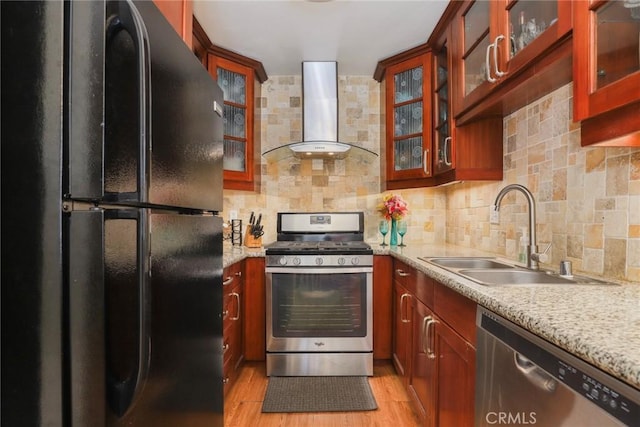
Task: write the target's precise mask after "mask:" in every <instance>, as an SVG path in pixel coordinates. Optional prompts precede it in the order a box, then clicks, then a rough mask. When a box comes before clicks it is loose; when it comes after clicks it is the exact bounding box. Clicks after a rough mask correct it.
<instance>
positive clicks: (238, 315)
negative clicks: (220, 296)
mask: <svg viewBox="0 0 640 427" xmlns="http://www.w3.org/2000/svg"><path fill="white" fill-rule="evenodd" d="M229 295H230V296H232V297H234V298H235V299H236V304H237V305H236V315H235V316H234V317H232V318H231V319H230V320H238V319H240V294H238V293H236V292H231V293H230V294H229Z"/></svg>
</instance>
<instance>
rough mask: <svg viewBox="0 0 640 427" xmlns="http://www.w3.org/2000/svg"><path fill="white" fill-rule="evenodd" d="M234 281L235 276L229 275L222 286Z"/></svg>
mask: <svg viewBox="0 0 640 427" xmlns="http://www.w3.org/2000/svg"><path fill="white" fill-rule="evenodd" d="M232 283H233V276H229V277H228V278H226V279H225V280H223V281H222V286H228V285H230V284H232Z"/></svg>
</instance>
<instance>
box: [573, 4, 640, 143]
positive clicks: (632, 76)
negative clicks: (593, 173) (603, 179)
mask: <svg viewBox="0 0 640 427" xmlns="http://www.w3.org/2000/svg"><path fill="white" fill-rule="evenodd" d="M573 25H574V37H573V50H574V56H573V73H574V91H573V97H574V101H573V118H574V120H575V121H581V127H582V133H581V137H582V145H591V144H603V145H613V146H630V145H633V146H640V3H637V2H632V1H626V2H625V1H580V2H577V3H576V4H575V6H574V22H573Z"/></svg>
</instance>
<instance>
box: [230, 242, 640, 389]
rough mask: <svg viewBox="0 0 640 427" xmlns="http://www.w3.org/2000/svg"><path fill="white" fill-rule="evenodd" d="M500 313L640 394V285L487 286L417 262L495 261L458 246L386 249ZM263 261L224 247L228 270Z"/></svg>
mask: <svg viewBox="0 0 640 427" xmlns="http://www.w3.org/2000/svg"><path fill="white" fill-rule="evenodd" d="M371 246H372V247H373V249H374V254H376V255H391V256H393V257H395V258H398V259H399V260H401V261H403V262H405V263H407V264H408V265H411V266H412V267H415V268H417V269H418V270H420V271H422V272H424V273H425V274H426V275H428V276H430V277H432V278H433V279H435V280H437V281H439V282H440V283H443V284H444V285H446V286H448V287H450V288H452V289H454V290H455V291H457V292H459V293H460V294H462V295H465V296H466V297H468V298H470V299H472V300H473V301H475V302H477V303H478V304H480V305H482V306H484V307H486V308H487V309H489V310H491V311H493V312H494V313H496V314H499V315H501V316H503V317H504V318H506V319H509V320H511V321H512V322H514V323H516V324H518V325H520V326H522V327H524V328H525V329H527V330H529V331H531V332H533V333H534V334H536V335H538V336H540V337H542V338H544V339H546V340H547V341H550V342H552V343H554V344H556V345H557V346H559V347H561V348H563V349H565V350H566V351H568V352H569V353H572V354H574V355H575V356H577V357H579V358H581V359H583V360H586V361H587V362H589V363H591V364H592V365H594V366H596V367H599V368H600V369H602V370H603V371H606V372H608V373H610V374H612V375H613V376H615V377H617V378H619V379H621V380H623V381H625V382H627V383H628V384H630V385H632V386H634V387H636V388H639V389H640V284H634V283H617V286H612V285H601V286H596V285H579V284H578V285H561V286H560V285H536V286H494V287H491V286H483V285H479V284H476V283H474V282H472V281H470V280H467V279H465V278H463V277H461V276H458V275H456V274H454V273H451V272H448V271H447V270H445V269H442V268H439V267H437V266H434V265H431V264H428V263H426V262H424V261H421V260H419V259H418V257H436V256H496V255H495V254H487V253H484V252H480V251H477V250H474V249H470V248H463V247H459V246H453V245H423V246H413V245H412V246H407V247H403V248H397V247H394V248H391V249H390V248H389V247H386V248H381V247H380V246H379V245H378V244H377V242H376V243H372V245H371ZM251 256H264V249H263V248H259V249H249V248H245V247H241V248H236V247H231V246H228V247H227V246H225V251H224V265H225V267H226V266H227V265H230V264H232V263H234V262H237V261H240V260H242V259H244V258H246V257H251Z"/></svg>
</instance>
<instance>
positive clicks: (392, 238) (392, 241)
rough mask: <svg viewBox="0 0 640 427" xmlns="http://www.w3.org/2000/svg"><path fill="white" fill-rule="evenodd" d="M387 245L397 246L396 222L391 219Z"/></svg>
mask: <svg viewBox="0 0 640 427" xmlns="http://www.w3.org/2000/svg"><path fill="white" fill-rule="evenodd" d="M389 244H390V245H391V246H398V221H397V220H395V219H394V218H391V231H389Z"/></svg>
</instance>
